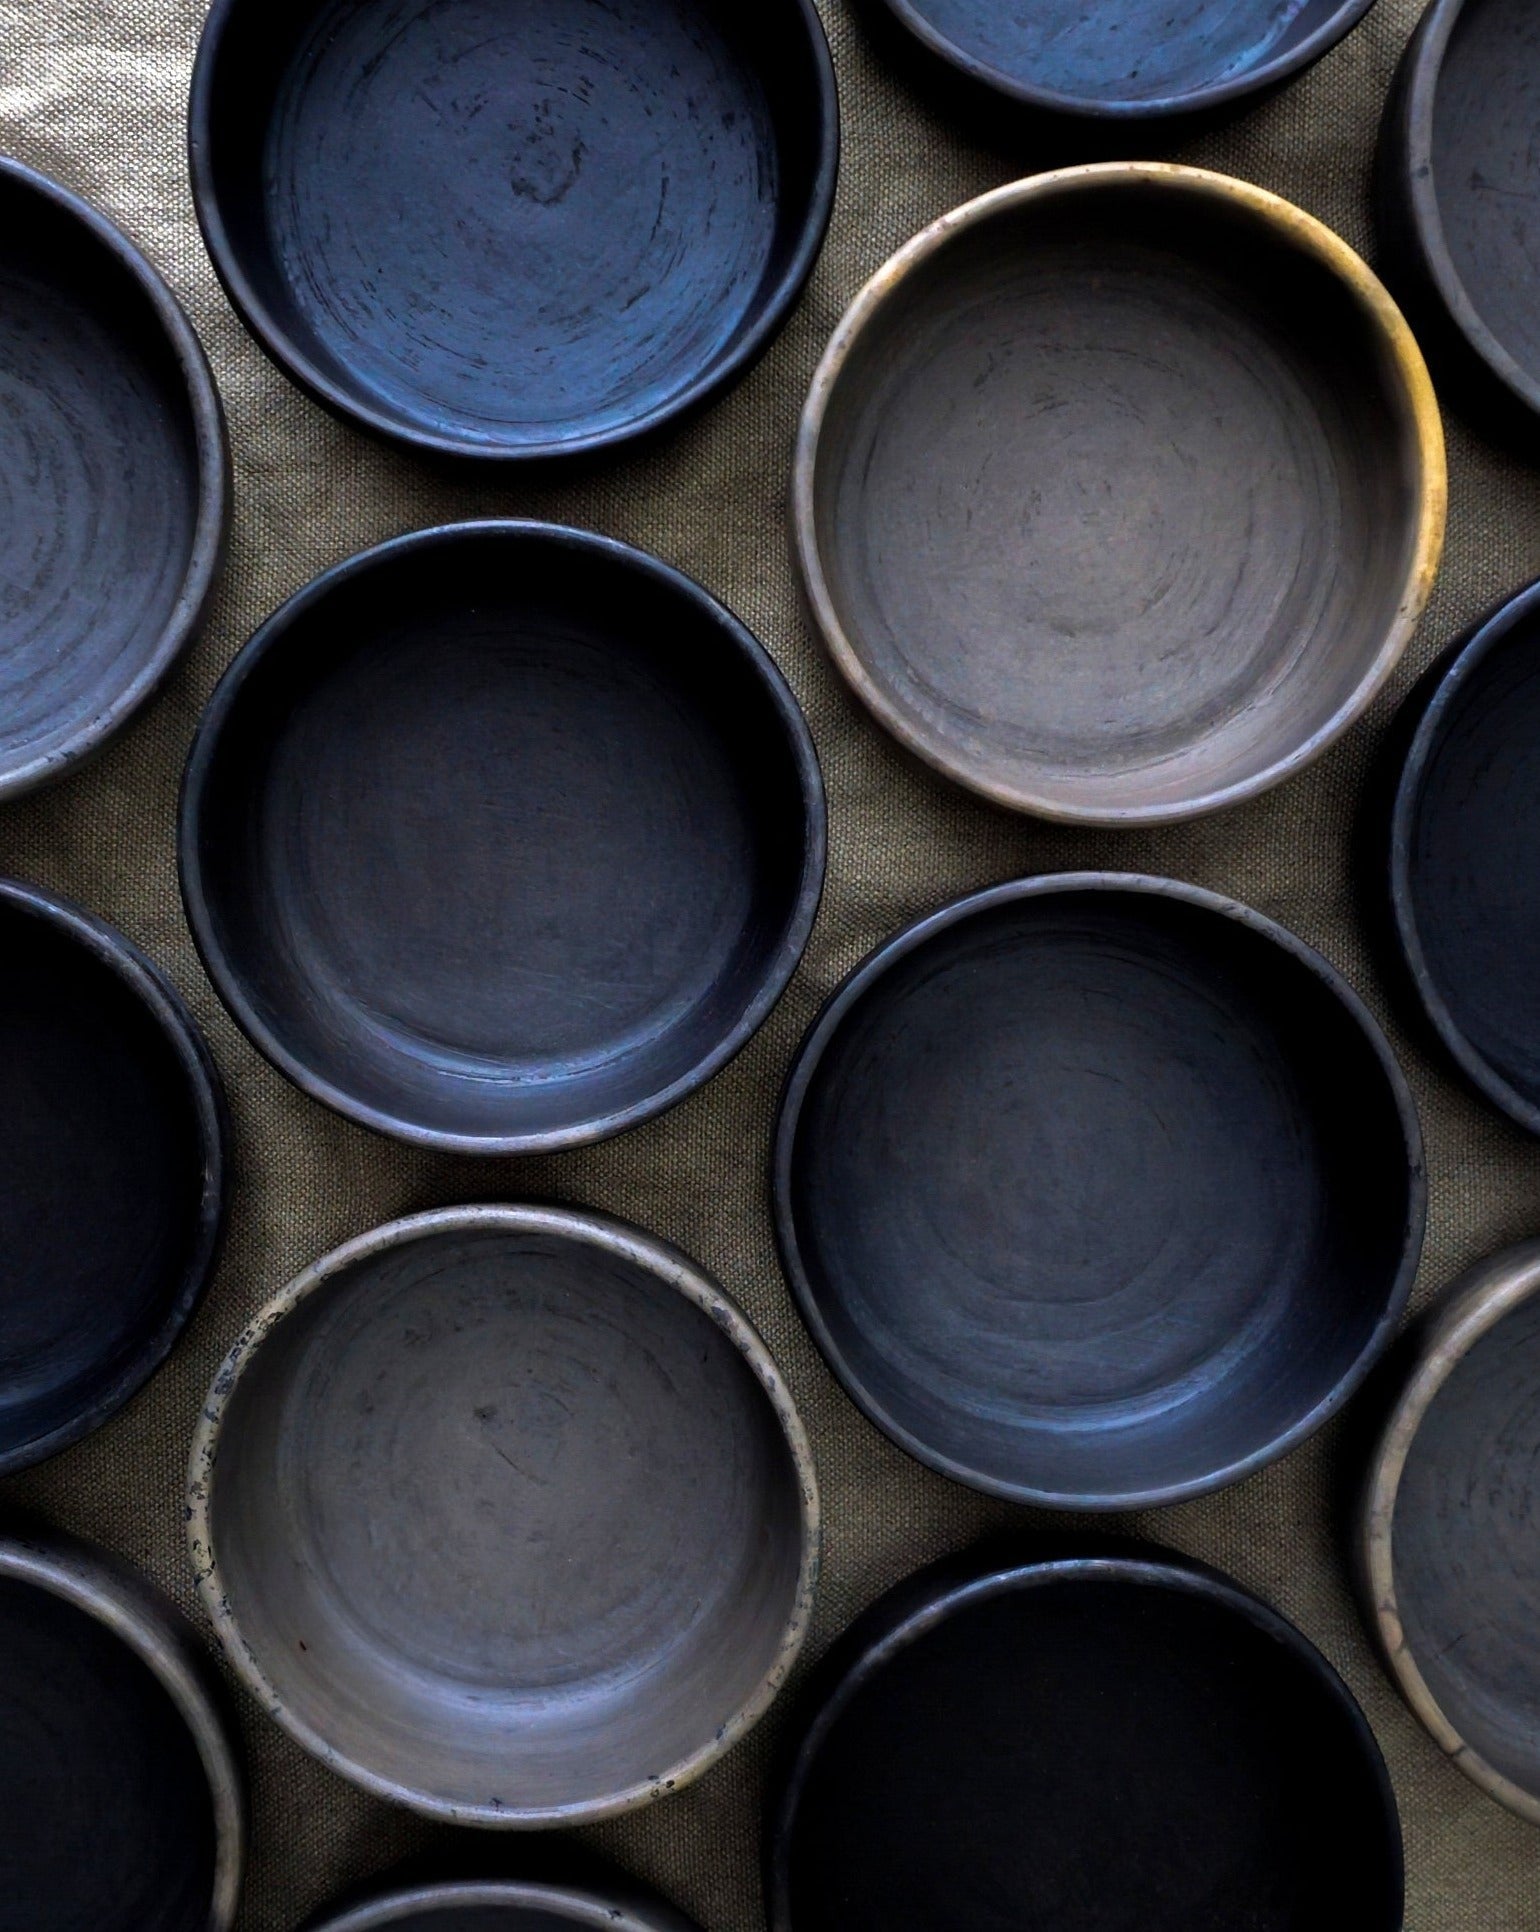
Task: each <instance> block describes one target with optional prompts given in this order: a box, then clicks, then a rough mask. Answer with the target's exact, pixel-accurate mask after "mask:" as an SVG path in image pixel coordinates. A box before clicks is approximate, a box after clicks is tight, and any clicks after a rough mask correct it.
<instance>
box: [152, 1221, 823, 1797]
mask: <svg viewBox="0 0 1540 1932" xmlns="http://www.w3.org/2000/svg"><path fill="white" fill-rule="evenodd" d="M477 1229H492V1230H505V1231H508V1232H513V1233H521V1234H545V1235H552V1236H555V1237H557V1238H558V1239H561V1240H566V1241H571V1242H574V1243H577V1244H579V1245H587V1246H592V1247H596V1248H598V1249H600V1250H602V1251H603V1252H605V1253H607V1254H610V1255H613V1256H616V1257H618V1258H619V1259H621V1260H624V1261H628V1262H630V1263H632V1264H633V1265H635V1266H637V1267H640V1268H642V1269H644V1270H645V1271H646V1272H647V1273H648V1274H650V1275H651V1276H653V1277H654V1278H655V1279H656V1280H659V1281H661V1282H663V1283H664V1284H666V1285H667V1286H668V1287H671V1288H673V1289H675V1290H676V1291H677V1292H678V1293H679V1294H681V1295H683V1296H684V1298H685V1299H686V1300H687V1301H689V1302H692V1303H693V1304H694V1305H695V1307H697V1308H698V1309H699V1310H700V1311H701V1313H702V1314H704V1315H705V1316H707V1317H708V1318H709V1319H710V1320H711V1321H712V1322H713V1323H714V1324H715V1325H716V1327H717V1328H719V1329H720V1330H721V1331H722V1333H723V1334H724V1335H726V1336H727V1338H728V1340H729V1341H730V1342H731V1343H732V1344H733V1346H734V1348H736V1349H737V1351H738V1353H739V1354H740V1355H741V1356H742V1357H743V1359H744V1361H745V1362H746V1363H747V1365H748V1367H749V1369H750V1371H751V1373H752V1374H753V1376H754V1378H755V1380H756V1381H757V1382H758V1383H759V1385H760V1387H761V1388H762V1389H763V1390H764V1392H765V1394H766V1396H767V1397H768V1398H769V1402H770V1406H771V1408H772V1409H773V1410H774V1412H775V1416H776V1419H777V1421H778V1422H779V1423H780V1426H781V1434H782V1436H783V1438H784V1440H785V1443H786V1446H787V1449H788V1451H789V1453H790V1456H791V1460H792V1466H793V1470H794V1472H795V1475H796V1479H797V1488H798V1496H799V1501H800V1506H801V1507H800V1515H801V1531H802V1536H801V1542H802V1550H801V1563H800V1568H799V1571H798V1575H797V1582H796V1587H795V1590H794V1592H793V1597H792V1605H791V1610H790V1612H789V1615H788V1617H787V1620H786V1622H785V1625H784V1627H783V1629H782V1632H781V1639H780V1648H779V1651H778V1654H777V1656H776V1659H775V1662H774V1663H773V1664H772V1665H771V1667H770V1669H769V1671H768V1672H767V1673H766V1675H765V1676H764V1677H763V1678H762V1679H761V1681H760V1683H759V1685H758V1687H757V1688H756V1690H755V1691H754V1693H753V1695H752V1696H751V1697H750V1698H749V1699H748V1701H747V1702H746V1703H745V1704H743V1705H741V1706H740V1707H739V1709H738V1710H737V1711H735V1712H734V1713H733V1714H732V1715H731V1716H730V1717H729V1718H727V1720H726V1721H725V1722H724V1723H722V1724H721V1725H719V1726H718V1728H717V1730H716V1732H715V1733H714V1735H713V1736H712V1738H711V1739H710V1740H709V1741H708V1742H707V1743H705V1744H703V1745H701V1746H700V1747H698V1748H697V1749H696V1750H695V1751H693V1752H691V1753H690V1754H689V1755H688V1756H687V1757H685V1758H683V1759H681V1760H680V1761H679V1762H678V1763H676V1764H674V1765H672V1766H670V1767H669V1768H668V1769H666V1770H664V1771H661V1772H659V1773H657V1774H656V1775H655V1776H652V1777H649V1778H647V1779H645V1780H643V1781H642V1782H639V1783H637V1784H634V1785H630V1786H627V1787H626V1788H625V1789H624V1790H622V1791H618V1792H612V1793H609V1794H606V1795H605V1796H602V1797H599V1798H595V1799H591V1800H585V1801H582V1802H579V1803H576V1804H567V1805H551V1806H544V1807H531V1808H529V1809H517V1808H514V1807H509V1806H492V1805H466V1804H459V1803H455V1802H453V1801H451V1800H448V1799H444V1798H439V1797H435V1796H434V1795H433V1794H432V1793H431V1792H425V1791H420V1790H416V1789H413V1788H411V1787H409V1786H407V1785H404V1784H400V1783H398V1782H396V1781H394V1780H392V1779H390V1778H385V1777H381V1776H380V1775H379V1774H378V1773H376V1772H374V1771H371V1770H370V1769H369V1767H368V1766H367V1765H363V1764H360V1763H358V1762H357V1761H356V1760H354V1759H352V1758H350V1757H348V1756H347V1755H346V1754H345V1753H344V1752H342V1751H339V1750H338V1749H336V1747H335V1746H333V1745H332V1744H331V1743H329V1742H328V1740H327V1739H326V1738H325V1737H323V1736H322V1735H321V1733H320V1732H319V1731H318V1730H316V1729H315V1728H314V1727H313V1726H312V1725H311V1724H309V1723H308V1722H307V1721H306V1720H305V1719H304V1718H303V1717H301V1716H300V1715H299V1714H298V1713H297V1712H295V1711H294V1710H292V1709H291V1708H290V1707H289V1706H288V1705H286V1704H285V1703H284V1701H283V1699H282V1698H281V1697H280V1696H279V1694H278V1692H277V1690H276V1689H275V1688H274V1686H273V1684H272V1682H271V1680H270V1679H269V1678H268V1676H267V1673H266V1672H265V1670H264V1669H263V1667H262V1663H261V1660H260V1658H259V1657H258V1655H257V1653H256V1652H255V1651H254V1650H253V1649H252V1648H251V1646H250V1645H249V1644H248V1642H247V1640H246V1637H245V1634H244V1632H243V1631H242V1629H241V1625H240V1620H239V1618H238V1616H237V1613H236V1611H235V1609H234V1608H233V1606H232V1605H231V1603H230V1601H229V1599H228V1597H227V1596H226V1594H225V1591H224V1586H223V1577H222V1573H221V1571H220V1568H219V1563H218V1558H217V1556H216V1554H215V1532H214V1527H213V1517H214V1496H215V1490H216V1474H217V1463H218V1455H219V1443H220V1436H221V1434H222V1431H223V1427H224V1423H225V1419H226V1417H227V1415H228V1413H229V1408H230V1404H231V1402H232V1400H233V1398H234V1395H235V1392H236V1390H237V1388H238V1387H239V1385H240V1381H241V1377H242V1375H243V1373H244V1371H245V1368H246V1365H247V1364H248V1362H249V1361H250V1360H251V1359H252V1357H253V1356H254V1355H255V1353H256V1352H257V1351H258V1350H259V1349H260V1347H261V1345H262V1343H263V1342H264V1341H265V1340H266V1339H267V1337H268V1336H269V1335H270V1334H271V1333H272V1331H273V1330H274V1329H275V1328H276V1327H277V1326H278V1325H279V1324H280V1323H281V1322H282V1321H283V1320H284V1319H285V1318H286V1317H287V1316H289V1315H291V1314H293V1313H294V1311H295V1310H296V1309H297V1308H298V1307H299V1306H300V1304H301V1303H303V1302H305V1301H308V1300H309V1299H310V1297H311V1296H312V1295H314V1294H316V1293H318V1292H320V1291H322V1290H324V1289H325V1288H326V1287H327V1285H328V1284H329V1283H330V1282H331V1281H333V1279H335V1278H336V1277H338V1276H340V1275H343V1274H345V1273H346V1272H347V1271H348V1270H350V1269H351V1268H353V1267H354V1266H355V1265H356V1264H357V1263H359V1262H361V1261H366V1260H368V1259H370V1258H371V1257H373V1256H375V1255H379V1254H384V1253H387V1252H389V1251H390V1250H392V1249H394V1248H399V1247H405V1246H409V1245H411V1244H412V1243H414V1242H417V1241H419V1240H423V1239H426V1238H429V1237H432V1236H436V1235H440V1234H458V1233H467V1232H470V1231H473V1230H477ZM187 1540H188V1547H189V1552H190V1555H191V1558H192V1565H193V1572H194V1576H195V1580H196V1582H197V1587H198V1595H199V1598H200V1599H201V1601H202V1603H203V1607H204V1609H205V1611H206V1612H207V1614H208V1617H209V1619H210V1621H211V1623H212V1624H213V1626H214V1630H215V1633H216V1635H217V1636H218V1638H219V1641H220V1643H221V1645H222V1646H223V1648H224V1651H225V1654H226V1656H227V1657H228V1658H229V1661H230V1663H231V1664H232V1666H233V1667H234V1669H235V1671H236V1673H237V1675H238V1676H239V1677H240V1679H241V1681H242V1682H243V1683H244V1685H245V1686H246V1688H247V1689H248V1690H249V1691H250V1692H251V1693H252V1695H253V1696H254V1697H255V1698H256V1699H257V1701H258V1703H260V1704H261V1706H262V1708H263V1709H264V1710H265V1711H266V1712H267V1713H268V1715H269V1716H270V1717H272V1718H274V1719H275V1720H276V1721H277V1723H278V1724H280V1725H281V1726H282V1727H283V1729H284V1730H286V1731H287V1732H288V1733H289V1735H290V1736H291V1737H293V1738H294V1739H295V1740H296V1741H297V1742H298V1743H300V1744H301V1745H303V1746H304V1747H305V1749H306V1750H308V1751H309V1752H310V1753H311V1754H312V1755H313V1756H314V1757H317V1758H319V1759H320V1760H321V1762H322V1763H323V1764H325V1765H327V1766H328V1767H329V1768H330V1769H331V1770H333V1771H336V1772H337V1773H339V1775H341V1776H342V1777H344V1778H346V1779H348V1780H349V1782H350V1783H353V1784H355V1785H358V1786H360V1787H361V1788H362V1789H363V1790H365V1791H369V1792H371V1793H373V1794H374V1795H375V1796H376V1797H380V1798H384V1799H387V1800H388V1801H390V1802H392V1803H395V1804H401V1805H405V1806H407V1807H408V1809H410V1810H413V1811H416V1812H418V1813H420V1814H421V1815H422V1816H424V1817H429V1818H435V1819H439V1820H443V1821H447V1822H449V1823H452V1824H462V1825H479V1826H485V1827H490V1828H493V1829H498V1830H507V1831H532V1830H541V1829H544V1828H546V1827H549V1826H558V1825H559V1826H571V1825H578V1824H592V1823H597V1822H598V1821H599V1820H601V1819H605V1818H615V1817H619V1816H620V1815H621V1814H622V1813H624V1812H628V1811H633V1810H636V1809H638V1808H640V1807H641V1806H644V1805H647V1804H651V1803H655V1802H656V1801H657V1800H658V1799H659V1798H663V1797H666V1796H668V1795H669V1794H670V1793H671V1792H674V1791H677V1790H680V1789H682V1788H683V1787H684V1786H685V1785H687V1784H691V1783H693V1782H694V1781H695V1779H697V1778H698V1777H700V1775H701V1774H702V1773H703V1772H704V1771H706V1770H707V1769H708V1768H709V1767H710V1766H711V1765H712V1764H714V1763H715V1762H716V1760H717V1759H718V1758H720V1757H721V1756H722V1755H723V1754H724V1753H725V1752H727V1751H729V1750H730V1749H731V1748H732V1747H733V1745H735V1744H736V1743H737V1742H738V1741H739V1739H740V1738H742V1737H744V1736H745V1735H746V1734H747V1733H748V1732H749V1731H750V1730H751V1729H752V1728H753V1727H754V1725H755V1724H756V1723H758V1721H759V1719H760V1718H761V1717H763V1715H764V1714H765V1712H766V1711H767V1710H768V1709H769V1707H770V1705H771V1704H772V1703H773V1702H774V1700H775V1698H776V1697H777V1696H778V1694H779V1693H780V1691H781V1689H782V1687H783V1685H784V1684H785V1682H786V1679H787V1677H788V1676H789V1675H790V1673H791V1669H792V1666H793V1665H794V1664H795V1663H796V1661H797V1658H798V1656H799V1654H800V1652H801V1650H802V1646H803V1644H804V1642H805V1641H806V1639H807V1634H808V1629H809V1626H810V1623H811V1620H812V1610H813V1601H814V1597H815V1595H816V1592H817V1587H818V1574H819V1565H820V1544H821V1505H820V1498H819V1490H818V1476H817V1471H816V1469H815V1466H814V1462H813V1451H812V1445H811V1443H810V1441H809V1439H808V1435H807V1431H806V1429H805V1427H804V1425H803V1422H802V1418H801V1417H800V1415H799V1414H798V1412H797V1408H796V1405H795V1403H794V1402H793V1400H792V1397H791V1392H790V1389H789V1388H788V1387H787V1384H786V1381H785V1378H784V1377H783V1376H782V1374H781V1371H780V1369H779V1367H778V1366H777V1364H776V1362H775V1358H774V1357H773V1356H772V1355H771V1353H770V1350H769V1348H768V1347H767V1346H766V1344H765V1343H764V1341H763V1340H762V1339H761V1337H760V1335H759V1333H758V1331H757V1330H756V1329H755V1328H754V1326H753V1324H752V1323H751V1322H750V1321H749V1319H748V1317H747V1316H746V1315H744V1314H743V1313H742V1311H741V1310H740V1309H739V1308H738V1307H737V1305H736V1303H734V1302H733V1301H732V1300H731V1299H730V1297H729V1296H728V1295H727V1293H726V1291H725V1290H724V1289H722V1288H721V1287H719V1286H718V1285H717V1284H716V1283H715V1282H714V1281H713V1280H712V1279H711V1277H710V1276H709V1275H708V1274H706V1273H705V1271H704V1270H703V1269H701V1268H699V1267H698V1266H697V1265H696V1264H695V1263H694V1262H692V1261H690V1260H688V1259H687V1258H686V1257H685V1256H684V1255H683V1254H681V1253H680V1252H679V1250H678V1249H676V1248H674V1247H672V1246H670V1245H669V1244H668V1243H667V1242H664V1241H661V1240H659V1239H657V1238H656V1237H655V1236H652V1235H648V1234H644V1233H643V1232H642V1231H641V1230H640V1229H638V1228H633V1227H630V1226H628V1225H627V1224H626V1223H624V1222H622V1221H618V1220H615V1219H612V1218H611V1217H610V1216H608V1215H603V1214H596V1213H593V1212H590V1211H588V1210H584V1209H574V1208H564V1207H533V1206H528V1207H524V1206H520V1207H508V1206H482V1207H452V1208H435V1209H431V1210H429V1211H428V1212H427V1213H423V1214H413V1215H408V1216H406V1217H405V1218H403V1219H401V1220H397V1221H390V1222H387V1223H386V1224H385V1225H383V1226H381V1227H378V1228H374V1229H372V1230H370V1232H368V1233H367V1234H362V1235H359V1236H357V1237H356V1238H355V1239H353V1240H351V1241H347V1242H344V1243H343V1244H342V1246H341V1247H338V1248H334V1249H333V1250H332V1251H331V1252H330V1253H329V1254H327V1255H324V1256H323V1257H322V1258H321V1259H320V1260H319V1261H315V1262H312V1263H311V1265H310V1266H309V1267H308V1268H305V1269H303V1270H302V1271H301V1273H300V1274H298V1275H296V1276H295V1278H294V1279H293V1281H291V1282H290V1283H289V1284H288V1286H287V1287H286V1288H283V1289H281V1290H280V1291H279V1292H278V1294H277V1295H275V1296H274V1297H273V1298H272V1300H271V1301H269V1302H268V1303H267V1304H266V1306H265V1307H264V1308H262V1309H261V1310H260V1311H259V1312H258V1314H257V1315H256V1317H255V1318H254V1319H253V1321H252V1322H251V1323H250V1325H249V1326H248V1327H247V1329H246V1330H245V1332H244V1333H243V1334H242V1335H241V1336H240V1337H239V1338H238V1339H237V1341H236V1342H235V1343H234V1345H233V1346H232V1348H231V1349H230V1352H229V1354H228V1355H227V1356H226V1357H225V1360H224V1362H223V1363H222V1364H221V1366H220V1368H219V1370H218V1372H217V1374H216V1375H215V1377H214V1380H213V1383H212V1384H211V1386H210V1389H209V1393H208V1397H207V1399H206V1401H205V1403H204V1405H203V1408H202V1411H201V1413H200V1415H199V1418H198V1425H197V1429H196V1432H195V1434H194V1437H193V1446H192V1455H191V1459H190V1462H189V1465H188V1475H187Z"/></svg>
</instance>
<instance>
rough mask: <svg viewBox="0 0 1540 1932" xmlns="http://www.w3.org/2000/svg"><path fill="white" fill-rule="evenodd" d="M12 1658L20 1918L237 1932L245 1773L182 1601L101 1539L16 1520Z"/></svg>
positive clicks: (0, 1762) (10, 1796)
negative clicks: (96, 1545) (111, 1552)
mask: <svg viewBox="0 0 1540 1932" xmlns="http://www.w3.org/2000/svg"><path fill="white" fill-rule="evenodd" d="M0 1658H3V1659H4V1668H3V1670H0V1871H3V1872H4V1874H5V1891H4V1894H3V1896H0V1927H3V1928H4V1932H83V1928H85V1927H87V1926H89V1927H91V1928H92V1932H229V1928H230V1927H231V1926H232V1925H233V1924H234V1922H235V1913H236V1905H237V1902H238V1898H239V1892H240V1882H241V1872H242V1866H243V1862H244V1857H245V1838H246V1813H245V1798H244V1791H243V1786H242V1779H241V1774H240V1770H239V1767H238V1765H237V1762H236V1759H235V1755H234V1752H233V1750H232V1747H231V1744H230V1739H229V1734H228V1730H227V1724H226V1718H225V1714H224V1710H223V1702H222V1697H221V1694H220V1692H219V1689H218V1687H217V1683H216V1680H215V1677H214V1673H213V1671H212V1669H211V1668H210V1667H209V1665H208V1663H207V1660H206V1659H205V1658H204V1656H203V1654H202V1652H201V1650H200V1649H199V1648H198V1646H197V1644H196V1641H195V1639H194V1638H193V1635H192V1632H191V1630H190V1629H189V1628H188V1627H187V1626H186V1624H185V1623H184V1622H183V1620H182V1618H181V1616H180V1615H179V1614H178V1613H177V1612H176V1611H175V1610H174V1609H173V1607H172V1605H171V1604H170V1603H168V1602H166V1601H165V1600H164V1599H163V1598H161V1597H160V1596H158V1595H157V1594H156V1593H155V1592H153V1591H152V1590H151V1589H150V1588H149V1586H148V1585H147V1584H145V1583H144V1582H142V1581H141V1580H140V1579H139V1578H138V1577H136V1576H134V1575H132V1574H131V1573H130V1572H128V1571H127V1569H126V1568H125V1567H124V1566H122V1565H120V1564H119V1563H118V1562H117V1561H116V1560H115V1559H112V1558H109V1557H107V1556H106V1555H104V1554H102V1553H101V1552H98V1551H93V1550H90V1549H87V1548H86V1547H85V1546H83V1545H80V1544H77V1543H74V1542H72V1541H69V1540H67V1539H65V1538H63V1537H60V1536H58V1535H56V1534H55V1533H53V1532H40V1533H38V1534H37V1535H33V1534H30V1533H25V1532H16V1531H10V1532H7V1533H6V1534H4V1535H0Z"/></svg>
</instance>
